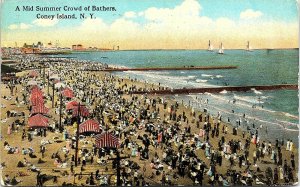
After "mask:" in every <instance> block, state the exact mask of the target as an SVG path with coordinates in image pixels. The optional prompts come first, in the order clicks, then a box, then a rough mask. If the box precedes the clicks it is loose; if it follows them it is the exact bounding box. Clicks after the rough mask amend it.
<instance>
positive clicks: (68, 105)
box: [66, 101, 78, 110]
mask: <svg viewBox="0 0 300 187" xmlns="http://www.w3.org/2000/svg"><path fill="white" fill-rule="evenodd" d="M77 105H78V102H77V101H70V102H68V103H67V105H66V110H72V109H73V108H74V107H76V106H77ZM77 107H78V106H77Z"/></svg>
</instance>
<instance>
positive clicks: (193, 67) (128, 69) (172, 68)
mask: <svg viewBox="0 0 300 187" xmlns="http://www.w3.org/2000/svg"><path fill="white" fill-rule="evenodd" d="M237 68H238V66H183V67H153V68H106V69H102V70H86V71H106V72H113V71H172V70H174V71H176V70H216V69H237Z"/></svg>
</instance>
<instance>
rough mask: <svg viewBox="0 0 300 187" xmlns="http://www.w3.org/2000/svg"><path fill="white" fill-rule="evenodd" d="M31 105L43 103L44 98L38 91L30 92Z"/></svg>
mask: <svg viewBox="0 0 300 187" xmlns="http://www.w3.org/2000/svg"><path fill="white" fill-rule="evenodd" d="M30 102H31V105H41V104H44V98H43V96H42V95H40V94H38V93H34V94H31V96H30Z"/></svg>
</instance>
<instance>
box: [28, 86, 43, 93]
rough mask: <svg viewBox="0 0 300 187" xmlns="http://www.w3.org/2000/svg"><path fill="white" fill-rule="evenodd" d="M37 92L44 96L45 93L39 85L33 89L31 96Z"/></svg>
mask: <svg viewBox="0 0 300 187" xmlns="http://www.w3.org/2000/svg"><path fill="white" fill-rule="evenodd" d="M35 92H37V93H39V94H41V95H43V91H42V90H41V89H40V88H39V87H38V86H37V85H35V86H33V87H32V88H31V94H34V93H35Z"/></svg>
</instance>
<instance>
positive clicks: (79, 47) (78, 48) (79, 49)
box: [72, 44, 85, 51]
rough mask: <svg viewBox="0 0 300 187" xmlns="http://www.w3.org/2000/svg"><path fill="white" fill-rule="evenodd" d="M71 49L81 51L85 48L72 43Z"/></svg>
mask: <svg viewBox="0 0 300 187" xmlns="http://www.w3.org/2000/svg"><path fill="white" fill-rule="evenodd" d="M72 50H73V51H82V50H85V49H84V48H83V45H81V44H77V45H72Z"/></svg>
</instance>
